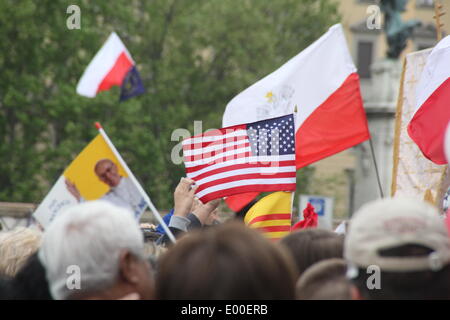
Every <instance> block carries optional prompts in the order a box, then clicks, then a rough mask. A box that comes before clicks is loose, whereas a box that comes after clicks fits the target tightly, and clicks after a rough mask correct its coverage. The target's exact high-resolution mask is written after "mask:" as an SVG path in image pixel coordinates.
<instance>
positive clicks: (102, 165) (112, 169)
mask: <svg viewBox="0 0 450 320" xmlns="http://www.w3.org/2000/svg"><path fill="white" fill-rule="evenodd" d="M94 171H95V174H96V175H97V177H98V178H99V179H100V181H102V182H103V183H106V184H107V185H108V186H110V187H111V188H113V187H116V186H117V185H118V184H119V183H120V179H121V178H122V177H121V176H120V175H119V170H118V169H117V165H116V164H115V163H114V162H113V161H112V160H111V159H101V160H99V161H97V163H96V164H95V167H94Z"/></svg>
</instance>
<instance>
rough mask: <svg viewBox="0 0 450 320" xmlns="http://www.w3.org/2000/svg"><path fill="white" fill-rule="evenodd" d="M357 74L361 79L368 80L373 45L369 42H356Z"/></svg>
mask: <svg viewBox="0 0 450 320" xmlns="http://www.w3.org/2000/svg"><path fill="white" fill-rule="evenodd" d="M357 50H358V53H357V54H358V72H359V76H360V77H361V78H366V79H368V78H370V77H371V74H370V66H371V64H372V52H373V43H372V42H370V41H359V42H358V49H357Z"/></svg>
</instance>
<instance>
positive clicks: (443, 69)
mask: <svg viewBox="0 0 450 320" xmlns="http://www.w3.org/2000/svg"><path fill="white" fill-rule="evenodd" d="M449 120H450V36H447V37H445V38H444V39H442V40H441V41H440V42H439V43H438V44H437V45H436V47H434V49H433V50H432V51H431V53H430V55H429V56H428V59H427V62H426V64H425V68H424V70H423V72H422V75H421V77H420V81H419V83H418V85H417V89H416V111H415V113H414V115H413V117H412V119H411V121H410V123H409V124H408V134H409V136H410V137H411V139H412V140H413V141H414V142H415V143H416V144H417V146H418V147H419V148H420V150H421V151H422V153H423V154H424V156H425V157H426V158H428V159H430V160H431V161H433V162H434V163H436V164H446V163H447V159H446V158H445V152H444V147H443V144H444V135H445V130H446V128H447V125H448V123H449Z"/></svg>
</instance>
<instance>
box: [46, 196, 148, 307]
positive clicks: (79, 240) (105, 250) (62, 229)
mask: <svg viewBox="0 0 450 320" xmlns="http://www.w3.org/2000/svg"><path fill="white" fill-rule="evenodd" d="M143 246H144V242H143V235H142V232H141V230H140V228H139V225H138V224H137V222H136V221H135V219H134V218H133V215H132V213H131V212H129V211H128V210H126V209H123V208H119V207H116V206H114V205H112V204H110V203H109V202H106V201H91V202H86V203H82V204H79V205H76V206H73V207H71V208H69V209H68V210H66V211H64V212H63V213H62V214H61V215H60V216H58V217H57V218H56V219H55V220H54V221H53V222H52V223H51V224H50V225H49V227H48V228H47V229H46V231H45V233H44V237H43V243H42V247H41V249H40V251H39V259H40V261H41V262H42V264H43V265H44V267H45V269H46V274H47V279H48V282H49V285H50V292H51V294H52V297H53V298H55V299H80V298H91V297H92V296H96V297H98V296H104V295H105V294H110V295H112V294H123V295H125V294H127V293H129V292H127V291H129V290H135V291H136V292H137V293H138V294H140V296H141V298H149V297H150V295H151V294H152V292H151V291H152V290H151V289H152V283H151V282H149V281H148V280H149V279H150V269H149V265H148V263H147V262H146V260H145V257H144V254H143ZM145 268H146V269H145ZM72 274H73V275H76V274H79V276H80V282H79V284H80V285H79V286H76V279H75V278H74V279H73V280H74V285H73V286H67V285H66V283H67V281H68V277H69V276H70V275H72ZM147 278H148V279H147ZM117 286H120V290H119V289H117ZM69 287H70V288H75V289H70V288H69ZM112 288H114V289H115V290H112ZM117 291H120V292H117ZM108 298H110V299H111V298H115V297H111V296H109V297H108Z"/></svg>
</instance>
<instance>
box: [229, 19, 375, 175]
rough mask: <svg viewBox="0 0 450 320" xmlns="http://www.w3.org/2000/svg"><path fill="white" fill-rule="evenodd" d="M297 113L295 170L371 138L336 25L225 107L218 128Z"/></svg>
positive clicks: (352, 68) (355, 79)
mask: <svg viewBox="0 0 450 320" xmlns="http://www.w3.org/2000/svg"><path fill="white" fill-rule="evenodd" d="M295 110H297V113H296V124H295V127H296V166H297V169H299V168H302V167H304V166H307V165H309V164H311V163H313V162H316V161H318V160H321V159H323V158H326V157H328V156H331V155H333V154H335V153H337V152H340V151H343V150H345V149H347V148H350V147H352V146H354V145H356V144H359V143H361V142H363V141H365V140H367V139H369V138H370V134H369V129H368V124H367V118H366V114H365V111H364V108H363V102H362V98H361V93H360V87H359V76H358V74H357V73H356V68H355V66H354V64H353V61H352V58H351V56H350V53H349V51H348V47H347V43H346V40H345V36H344V32H343V29H342V26H341V25H340V24H337V25H334V26H332V27H331V28H330V29H329V30H328V32H326V33H325V34H324V35H323V36H322V37H320V38H319V39H318V40H317V41H315V42H314V43H313V44H311V45H310V46H309V47H308V48H306V49H305V50H303V51H302V52H300V53H299V54H298V55H297V56H295V57H293V58H292V59H291V60H289V61H288V62H287V63H285V64H284V65H283V66H281V67H280V68H279V69H278V70H276V71H274V72H273V73H271V74H269V75H268V76H266V77H265V78H263V79H261V80H259V81H258V82H256V83H255V84H253V85H252V86H250V87H249V88H247V89H246V90H244V91H243V92H241V93H240V94H239V95H237V96H236V97H235V98H233V100H231V101H230V103H229V104H228V105H227V107H226V110H225V113H224V115H223V126H224V127H228V126H232V125H237V124H242V123H249V122H254V121H259V120H263V119H267V118H274V117H278V116H282V115H287V114H291V113H294V111H295Z"/></svg>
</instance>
